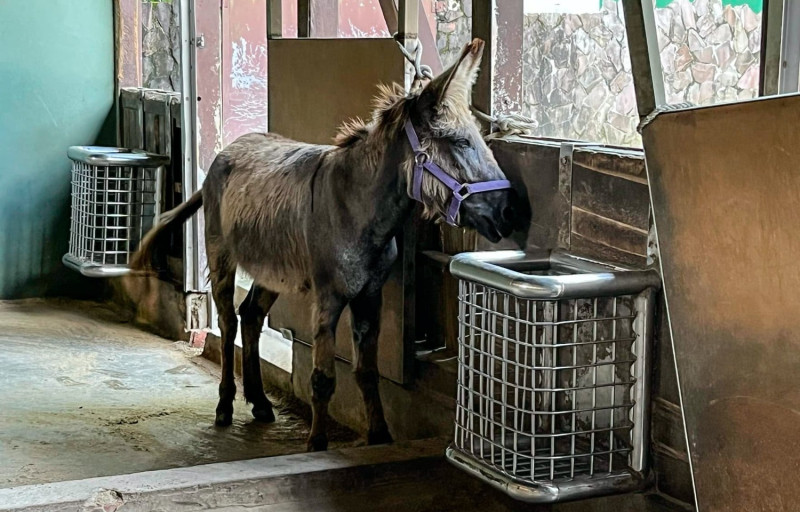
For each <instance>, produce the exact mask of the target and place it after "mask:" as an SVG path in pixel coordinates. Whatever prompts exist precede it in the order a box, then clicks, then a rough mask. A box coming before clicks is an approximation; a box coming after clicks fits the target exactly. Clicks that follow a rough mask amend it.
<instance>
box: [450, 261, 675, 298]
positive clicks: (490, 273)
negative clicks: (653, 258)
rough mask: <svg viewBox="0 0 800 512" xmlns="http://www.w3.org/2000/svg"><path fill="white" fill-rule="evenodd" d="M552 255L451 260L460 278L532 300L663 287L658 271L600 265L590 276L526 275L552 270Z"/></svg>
mask: <svg viewBox="0 0 800 512" xmlns="http://www.w3.org/2000/svg"><path fill="white" fill-rule="evenodd" d="M553 256H554V255H552V254H550V253H549V252H547V251H542V252H534V253H525V252H522V251H492V252H469V253H462V254H459V255H457V256H454V257H453V259H452V260H451V261H450V273H452V274H453V275H454V276H456V277H458V278H460V279H465V280H467V281H472V282H475V283H479V284H482V285H484V286H488V287H490V288H494V289H496V290H500V291H503V292H506V293H509V294H511V295H514V296H516V297H519V298H522V299H533V300H536V299H541V300H543V299H575V298H586V297H603V296H612V295H627V294H633V293H638V292H640V291H642V290H644V289H645V288H651V287H652V288H658V287H660V286H661V278H660V277H659V275H658V272H656V271H655V270H620V269H614V268H613V267H605V266H601V265H599V264H591V265H592V266H594V267H595V268H594V269H592V271H591V273H588V274H570V275H561V276H542V275H530V274H524V273H523V272H524V271H531V270H543V269H547V268H549V266H550V262H551V261H552V259H553ZM581 266H583V267H585V265H581ZM595 270H596V271H595ZM584 271H585V270H584Z"/></svg>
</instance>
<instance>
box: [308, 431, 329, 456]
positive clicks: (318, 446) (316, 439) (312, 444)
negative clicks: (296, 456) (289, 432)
mask: <svg viewBox="0 0 800 512" xmlns="http://www.w3.org/2000/svg"><path fill="white" fill-rule="evenodd" d="M327 449H328V435H327V434H317V435H315V436H311V437H309V438H308V451H310V452H324V451H325V450H327Z"/></svg>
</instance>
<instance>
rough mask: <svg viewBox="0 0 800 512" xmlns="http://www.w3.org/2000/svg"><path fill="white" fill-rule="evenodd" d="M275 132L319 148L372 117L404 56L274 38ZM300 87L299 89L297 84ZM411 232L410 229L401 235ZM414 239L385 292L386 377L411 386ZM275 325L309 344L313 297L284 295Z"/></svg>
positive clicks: (358, 43)
mask: <svg viewBox="0 0 800 512" xmlns="http://www.w3.org/2000/svg"><path fill="white" fill-rule="evenodd" d="M269 45H270V48H269V51H270V55H269V97H270V100H269V101H270V105H271V108H270V113H269V115H270V131H272V132H275V133H279V134H281V135H284V136H286V137H290V138H293V139H297V140H302V141H306V142H315V143H330V142H331V140H332V138H333V136H334V135H335V133H336V130H337V128H338V127H339V126H340V125H341V124H342V123H343V122H344V121H346V120H347V119H349V118H353V117H355V116H361V117H367V116H369V114H370V111H371V103H372V98H373V97H374V96H375V94H376V92H377V88H376V85H377V84H378V83H391V82H402V80H403V62H404V61H403V59H402V58H401V56H400V54H399V52H398V51H397V45H396V43H395V42H394V41H393V40H392V39H367V40H357V39H327V40H319V39H273V40H270V42H269ZM298 85H301V86H300V87H298ZM404 233H409V228H407V229H406V230H404ZM414 242H415V238H414V237H408V236H403V237H401V238H400V239H399V240H398V248H399V252H400V254H399V257H398V261H397V262H396V263H395V266H394V269H393V270H392V273H391V275H390V277H389V281H388V282H387V284H386V286H385V287H384V290H383V298H384V307H383V313H382V324H381V336H380V340H379V344H380V364H379V369H380V372H381V375H383V376H384V377H386V378H389V379H391V380H394V381H396V382H401V383H404V382H408V381H409V380H410V378H411V375H410V372H411V364H410V362H409V361H408V357H409V356H412V357H413V351H412V350H408V349H407V348H408V347H409V345H413V341H414V338H413V336H414V315H413V304H414V300H413V296H411V297H410V298H409V296H408V295H409V293H413V278H414V272H415V269H414V256H415V248H414V245H413V244H414ZM270 326H271V327H273V328H276V329H281V328H285V329H289V330H290V331H292V332H293V335H294V336H295V338H296V339H298V340H301V341H303V342H306V343H308V342H311V341H312V332H313V331H312V328H311V308H310V304H309V300H308V297H304V296H297V295H289V294H284V295H281V297H280V298H279V299H278V301H277V302H276V304H275V305H274V306H273V308H272V310H271V311H270ZM351 339H352V337H351V334H350V314H349V312H348V311H345V313H344V314H343V315H342V320H341V322H339V328H338V330H337V337H336V353H337V355H338V356H339V357H340V358H343V359H346V360H350V359H351V357H352V342H351Z"/></svg>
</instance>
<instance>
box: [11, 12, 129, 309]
mask: <svg viewBox="0 0 800 512" xmlns="http://www.w3.org/2000/svg"><path fill="white" fill-rule="evenodd" d="M113 55H114V35H113V13H112V2H110V1H108V0H78V1H76V0H1V1H0V299H8V298H20V297H38V296H47V295H73V296H86V295H90V294H91V293H96V292H97V290H98V287H97V283H96V282H93V281H89V280H86V279H82V278H79V277H78V276H77V275H76V274H75V273H74V272H72V271H69V270H67V269H66V268H65V267H63V265H62V264H61V256H63V254H64V253H65V252H66V251H67V243H68V237H69V197H70V172H69V171H70V163H69V160H68V159H67V156H66V151H67V148H68V147H69V146H72V145H78V144H92V143H95V142H100V143H105V144H109V143H112V144H113V140H114V136H113V134H114V119H113V116H112V112H113V108H112V107H113V99H114V56H113Z"/></svg>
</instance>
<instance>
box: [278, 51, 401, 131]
mask: <svg viewBox="0 0 800 512" xmlns="http://www.w3.org/2000/svg"><path fill="white" fill-rule="evenodd" d="M269 53H270V55H269V57H270V58H269V103H270V105H271V106H272V107H271V108H270V112H269V126H270V131H272V132H276V133H280V134H281V135H284V136H286V137H289V138H293V139H297V140H302V141H305V142H316V143H324V144H329V143H330V142H331V140H332V138H333V136H334V135H335V134H336V129H337V128H338V127H339V126H341V124H342V123H343V122H344V121H346V120H348V119H350V118H353V117H356V116H361V117H363V118H366V117H367V116H369V114H370V111H371V102H372V98H373V97H374V96H375V94H376V93H377V87H376V85H377V84H379V83H392V82H398V83H402V81H403V59H402V58H400V53H399V52H398V50H397V44H396V43H395V42H394V40H392V39H301V40H294V39H274V40H271V41H270V42H269Z"/></svg>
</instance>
